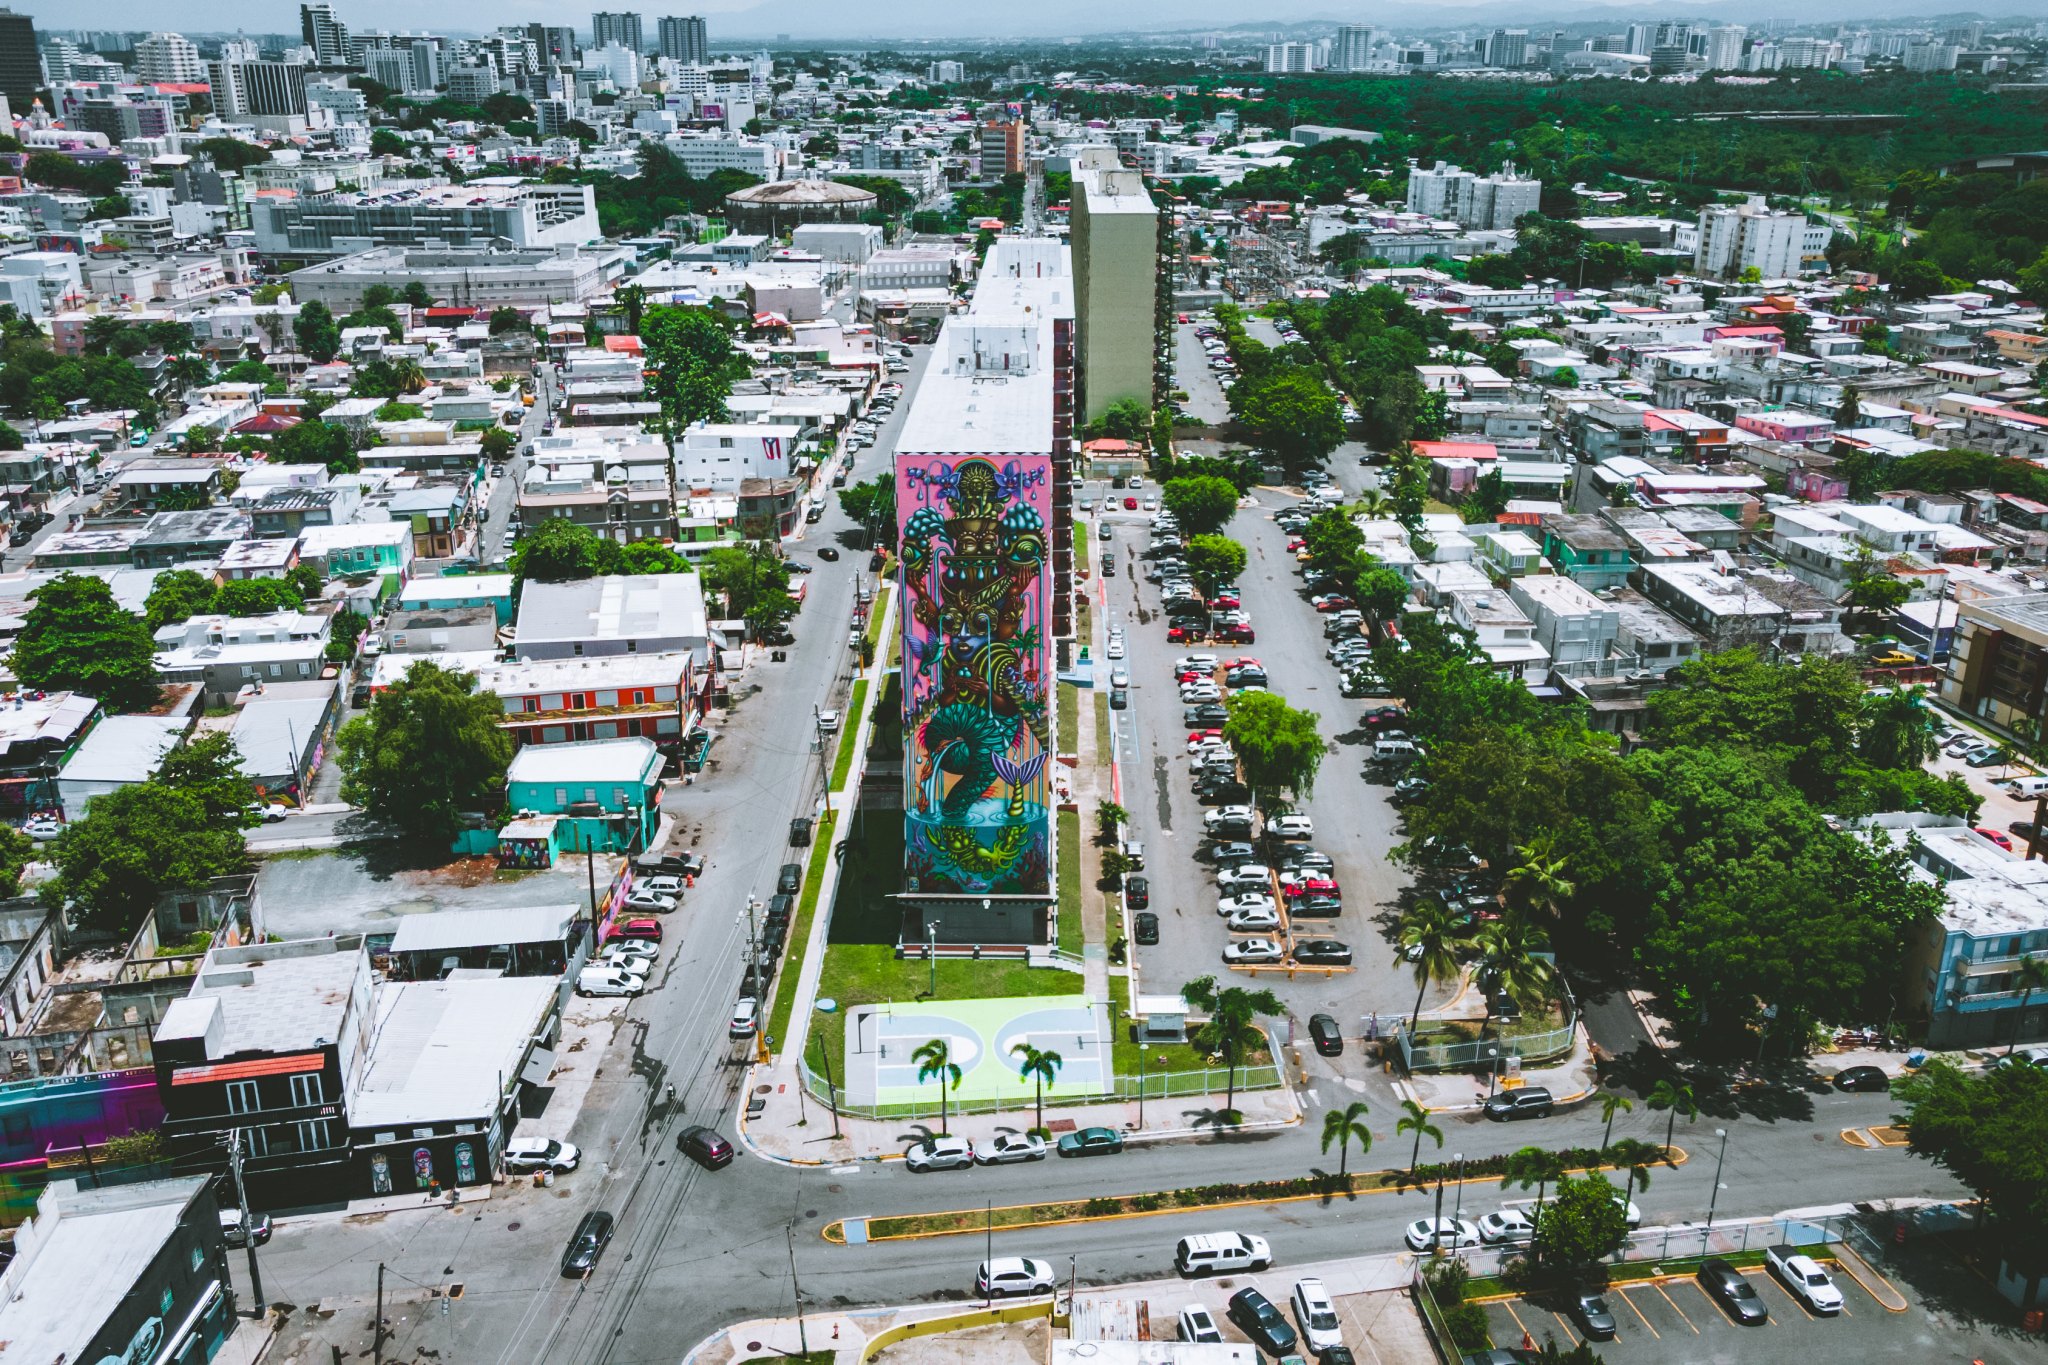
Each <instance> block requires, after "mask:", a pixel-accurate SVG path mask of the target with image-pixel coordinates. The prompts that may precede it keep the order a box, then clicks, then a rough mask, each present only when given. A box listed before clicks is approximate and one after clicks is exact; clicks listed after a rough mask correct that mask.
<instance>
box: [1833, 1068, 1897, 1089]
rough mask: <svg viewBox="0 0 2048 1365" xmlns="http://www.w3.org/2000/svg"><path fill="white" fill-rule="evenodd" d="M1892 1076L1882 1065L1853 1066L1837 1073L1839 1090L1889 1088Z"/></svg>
mask: <svg viewBox="0 0 2048 1365" xmlns="http://www.w3.org/2000/svg"><path fill="white" fill-rule="evenodd" d="M1891 1088H1892V1078H1891V1077H1889V1076H1887V1075H1885V1074H1884V1071H1883V1069H1882V1068H1880V1067H1874V1066H1852V1067H1847V1068H1845V1069H1843V1070H1841V1071H1837V1072H1836V1073H1835V1089H1837V1090H1889V1089H1891Z"/></svg>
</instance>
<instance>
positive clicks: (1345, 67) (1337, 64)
mask: <svg viewBox="0 0 2048 1365" xmlns="http://www.w3.org/2000/svg"><path fill="white" fill-rule="evenodd" d="M1372 36H1373V35H1372V25H1371V24H1340V25H1338V26H1337V44H1336V46H1335V47H1334V48H1333V49H1331V52H1330V69H1331V70H1333V71H1363V70H1365V69H1366V67H1368V66H1370V65H1371V64H1372Z"/></svg>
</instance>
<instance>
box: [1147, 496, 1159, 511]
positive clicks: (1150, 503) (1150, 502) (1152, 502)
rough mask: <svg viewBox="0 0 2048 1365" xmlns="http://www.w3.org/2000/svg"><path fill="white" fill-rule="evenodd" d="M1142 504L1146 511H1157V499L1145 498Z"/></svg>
mask: <svg viewBox="0 0 2048 1365" xmlns="http://www.w3.org/2000/svg"><path fill="white" fill-rule="evenodd" d="M1143 506H1144V508H1145V510H1146V511H1147V512H1157V511H1158V510H1159V499H1157V498H1147V499H1145V501H1144V504H1143Z"/></svg>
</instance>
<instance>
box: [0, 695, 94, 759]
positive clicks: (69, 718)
mask: <svg viewBox="0 0 2048 1365" xmlns="http://www.w3.org/2000/svg"><path fill="white" fill-rule="evenodd" d="M99 708H100V704H99V702H98V701H97V700H96V699H94V698H92V697H88V696H83V695H81V694H80V693H77V692H46V693H43V694H41V695H40V696H38V695H36V694H34V693H29V692H17V693H15V696H14V705H12V706H0V760H4V759H6V757H7V756H8V751H9V750H11V749H12V748H13V747H14V746H15V745H17V744H20V745H37V744H45V745H50V744H54V745H59V746H61V745H64V744H68V743H70V741H71V738H72V736H74V735H76V734H77V733H78V732H79V731H80V730H82V729H83V728H85V724H86V722H87V721H89V720H91V719H92V716H93V712H95V711H97V710H99Z"/></svg>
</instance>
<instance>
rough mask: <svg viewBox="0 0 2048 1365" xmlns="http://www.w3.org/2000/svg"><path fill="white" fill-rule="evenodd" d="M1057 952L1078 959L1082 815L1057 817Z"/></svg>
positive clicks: (1072, 812) (1066, 813) (1072, 813)
mask: <svg viewBox="0 0 2048 1365" xmlns="http://www.w3.org/2000/svg"><path fill="white" fill-rule="evenodd" d="M1058 838H1059V841H1060V853H1059V897H1060V900H1059V931H1060V934H1059V943H1060V951H1061V952H1066V953H1072V954H1073V955H1074V956H1076V957H1079V956H1080V955H1081V944H1082V935H1081V812H1079V811H1075V810H1063V811H1061V812H1060V813H1059V832H1058Z"/></svg>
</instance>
